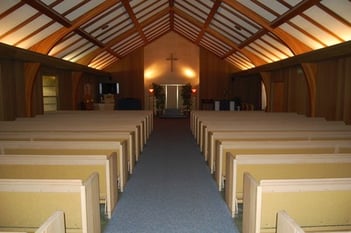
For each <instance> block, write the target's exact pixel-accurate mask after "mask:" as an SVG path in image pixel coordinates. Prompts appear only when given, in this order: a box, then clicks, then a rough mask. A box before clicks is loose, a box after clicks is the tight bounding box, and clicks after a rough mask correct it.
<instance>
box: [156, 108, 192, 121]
mask: <svg viewBox="0 0 351 233" xmlns="http://www.w3.org/2000/svg"><path fill="white" fill-rule="evenodd" d="M186 117H187V116H186V115H184V114H183V112H181V111H180V110H179V109H176V108H168V109H165V112H164V114H163V115H161V116H160V118H163V119H167V118H170V119H174V118H186Z"/></svg>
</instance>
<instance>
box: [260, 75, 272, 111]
mask: <svg viewBox="0 0 351 233" xmlns="http://www.w3.org/2000/svg"><path fill="white" fill-rule="evenodd" d="M260 75H261V79H262V82H263V85H264V88H265V90H266V99H267V107H266V112H270V111H271V110H272V106H271V94H270V93H271V73H270V72H260Z"/></svg>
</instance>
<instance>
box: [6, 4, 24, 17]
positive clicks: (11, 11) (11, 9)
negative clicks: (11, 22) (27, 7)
mask: <svg viewBox="0 0 351 233" xmlns="http://www.w3.org/2000/svg"><path fill="white" fill-rule="evenodd" d="M24 4H25V3H24V2H18V3H17V4H16V5H14V6H12V7H10V8H9V9H7V10H6V11H4V12H3V13H1V14H0V20H1V19H3V18H5V17H6V16H8V15H10V14H11V13H13V12H14V11H16V10H17V9H18V8H20V7H22V6H23V5H24Z"/></svg>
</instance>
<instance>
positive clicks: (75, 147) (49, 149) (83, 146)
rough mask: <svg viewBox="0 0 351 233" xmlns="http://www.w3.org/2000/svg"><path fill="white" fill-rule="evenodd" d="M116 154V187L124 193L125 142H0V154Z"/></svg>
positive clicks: (125, 168)
mask: <svg viewBox="0 0 351 233" xmlns="http://www.w3.org/2000/svg"><path fill="white" fill-rule="evenodd" d="M112 153H117V177H118V187H119V189H120V191H121V192H123V191H124V188H125V185H126V183H127V180H128V169H127V167H128V164H127V158H126V154H127V152H126V141H120V142H105V141H70V142H68V141H0V154H21V155H24V154H30V155H41V154H42V155H64V154H68V155H81V156H85V155H97V154H103V155H111V154H112Z"/></svg>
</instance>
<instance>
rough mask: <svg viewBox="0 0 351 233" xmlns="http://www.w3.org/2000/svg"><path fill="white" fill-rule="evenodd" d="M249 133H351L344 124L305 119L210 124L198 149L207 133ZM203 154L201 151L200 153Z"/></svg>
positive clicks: (348, 127)
mask: <svg viewBox="0 0 351 233" xmlns="http://www.w3.org/2000/svg"><path fill="white" fill-rule="evenodd" d="M214 131H217V132H225V131H227V132H228V131H229V132H235V131H239V132H250V131H254V132H257V131H264V132H272V131H274V132H276V131H341V132H343V131H349V132H350V131H351V126H347V125H345V123H344V122H340V121H338V122H334V121H333V122H326V121H322V122H321V121H320V120H318V119H317V120H316V119H315V118H306V119H304V120H298V121H297V120H290V119H289V120H275V119H274V118H273V119H266V120H259V121H258V122H257V121H256V120H249V119H247V120H245V121H237V122H225V123H223V122H222V123H212V124H211V125H208V126H204V129H203V132H202V133H201V135H200V149H201V150H204V149H205V148H206V146H207V145H205V144H207V143H208V137H209V132H214ZM202 152H203V151H202Z"/></svg>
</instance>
